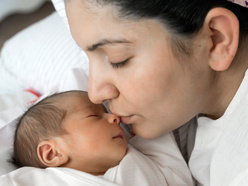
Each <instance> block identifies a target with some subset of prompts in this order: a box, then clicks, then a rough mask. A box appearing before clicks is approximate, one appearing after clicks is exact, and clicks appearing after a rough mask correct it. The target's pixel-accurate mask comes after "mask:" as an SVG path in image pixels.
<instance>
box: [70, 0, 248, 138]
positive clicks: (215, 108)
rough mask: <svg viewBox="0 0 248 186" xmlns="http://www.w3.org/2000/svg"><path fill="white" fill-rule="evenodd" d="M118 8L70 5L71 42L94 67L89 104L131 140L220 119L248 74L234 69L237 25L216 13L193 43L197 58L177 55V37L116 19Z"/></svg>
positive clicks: (155, 26)
mask: <svg viewBox="0 0 248 186" xmlns="http://www.w3.org/2000/svg"><path fill="white" fill-rule="evenodd" d="M114 8H115V7H113V6H110V5H108V6H100V5H97V4H91V3H88V2H87V1H82V0H74V1H70V2H67V3H66V12H67V16H68V20H69V25H70V29H71V33H72V36H73V38H74V40H75V41H76V42H77V44H78V45H79V46H80V47H81V48H82V49H83V50H84V51H85V52H86V54H87V55H88V57H89V61H90V73H89V96H90V99H91V101H92V102H94V103H102V102H104V101H107V100H108V102H109V108H110V110H111V111H112V112H113V113H115V114H117V115H119V116H121V120H122V122H124V123H126V124H131V127H132V129H133V131H134V133H136V134H138V135H139V136H141V137H144V138H153V137H157V136H159V135H161V134H162V133H164V132H168V131H172V130H173V129H176V128H178V127H180V126H181V125H183V124H184V123H186V122H187V121H188V120H190V119H191V118H193V117H194V116H195V115H197V114H204V115H207V116H209V117H211V118H213V119H217V118H219V117H221V116H222V115H223V114H224V112H225V109H226V108H227V106H228V104H229V103H230V101H231V100H232V98H233V96H234V95H235V92H236V91H237V89H238V87H239V85H240V83H241V81H242V78H243V75H244V72H245V70H246V68H247V67H248V65H247V61H246V62H242V63H243V64H244V65H240V64H239V65H236V64H237V63H234V62H233V64H231V63H232V61H233V59H234V56H235V54H236V51H237V48H238V39H239V23H238V20H237V18H236V17H235V15H234V14H233V13H232V12H230V11H228V10H226V9H223V8H215V9H212V10H211V11H210V12H209V13H208V15H207V17H206V19H205V22H204V24H203V28H202V29H201V30H200V32H199V33H198V34H197V36H196V37H195V38H194V39H193V40H192V41H191V43H190V45H191V46H192V54H193V55H192V54H191V55H185V54H181V53H180V52H175V51H174V48H173V47H172V46H173V44H172V42H173V41H172V39H171V38H173V37H174V36H173V34H171V33H170V32H169V31H168V29H166V28H165V26H164V25H163V24H161V23H160V22H158V21H157V20H153V19H143V20H132V19H127V18H123V19H122V18H119V17H118V15H117V13H116V11H115V9H114Z"/></svg>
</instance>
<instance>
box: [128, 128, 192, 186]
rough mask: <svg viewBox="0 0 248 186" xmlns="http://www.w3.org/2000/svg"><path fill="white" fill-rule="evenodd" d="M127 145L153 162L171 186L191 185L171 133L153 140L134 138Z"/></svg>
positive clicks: (185, 166)
mask: <svg viewBox="0 0 248 186" xmlns="http://www.w3.org/2000/svg"><path fill="white" fill-rule="evenodd" d="M129 143H130V144H131V145H133V146H134V147H135V148H136V149H137V150H139V151H140V152H142V153H143V154H144V155H146V156H147V157H149V158H150V159H151V160H153V161H154V162H155V163H156V164H157V165H158V167H159V168H160V169H161V171H162V172H163V173H164V175H165V177H166V180H167V182H168V183H170V184H171V185H193V180H192V176H191V173H190V171H189V168H188V166H187V164H186V162H185V160H184V158H183V156H182V155H181V152H180V150H179V148H178V146H177V144H176V141H175V139H174V136H173V134H172V133H167V134H164V135H162V136H160V137H158V138H154V139H143V138H140V137H139V136H134V137H133V138H132V139H130V141H129Z"/></svg>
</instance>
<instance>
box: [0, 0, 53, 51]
mask: <svg viewBox="0 0 248 186" xmlns="http://www.w3.org/2000/svg"><path fill="white" fill-rule="evenodd" d="M53 11H54V7H53V4H52V3H51V1H50V0H0V50H1V48H2V46H3V44H4V42H5V41H6V40H7V39H9V38H10V37H12V36H13V35H15V34H16V33H17V32H19V31H20V30H22V29H24V28H26V27H27V26H29V25H31V24H33V23H35V22H37V21H39V20H41V19H42V18H44V17H46V16H48V15H49V14H51V13H52V12H53Z"/></svg>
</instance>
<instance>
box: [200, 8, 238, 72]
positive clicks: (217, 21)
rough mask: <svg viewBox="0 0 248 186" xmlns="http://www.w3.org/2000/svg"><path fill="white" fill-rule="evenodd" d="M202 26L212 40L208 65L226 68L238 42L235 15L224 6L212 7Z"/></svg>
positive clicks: (213, 67)
mask: <svg viewBox="0 0 248 186" xmlns="http://www.w3.org/2000/svg"><path fill="white" fill-rule="evenodd" d="M203 28H205V29H206V28H207V29H208V30H209V31H210V32H209V33H210V35H209V36H210V37H211V38H210V39H211V42H212V48H211V49H210V60H209V66H210V67H211V68H212V69H213V70H215V71H224V70H226V69H228V67H229V66H230V64H231V63H232V61H233V58H234V56H235V54H236V52H237V49H238V44H239V21H238V19H237V17H236V16H235V15H234V14H233V13H232V12H231V11H229V10H227V9H225V8H213V9H211V10H210V11H209V12H208V14H207V16H206V18H205V21H204V25H203Z"/></svg>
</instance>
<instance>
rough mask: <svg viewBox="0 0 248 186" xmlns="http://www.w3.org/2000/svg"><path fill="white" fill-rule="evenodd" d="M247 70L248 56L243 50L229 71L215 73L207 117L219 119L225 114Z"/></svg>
mask: <svg viewBox="0 0 248 186" xmlns="http://www.w3.org/2000/svg"><path fill="white" fill-rule="evenodd" d="M246 48H248V47H246ZM246 51H248V50H246ZM247 69H248V55H247V52H245V49H244V48H243V50H242V51H240V52H239V53H238V54H237V56H236V57H235V59H234V60H233V62H232V64H231V65H230V67H229V68H228V69H227V70H225V71H221V72H216V73H215V76H216V77H215V81H214V83H213V86H212V88H211V90H210V94H209V95H211V96H210V98H209V100H208V104H206V105H208V107H207V108H206V112H205V113H204V114H205V115H207V116H208V117H210V118H212V119H218V118H220V117H221V116H222V115H223V114H224V113H225V111H226V109H227V107H228V105H229V104H230V102H231V101H232V99H233V97H234V96H235V94H236V92H237V90H238V89H239V86H240V84H241V82H242V80H243V78H244V75H245V72H246V70H247ZM209 103H211V104H209Z"/></svg>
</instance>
